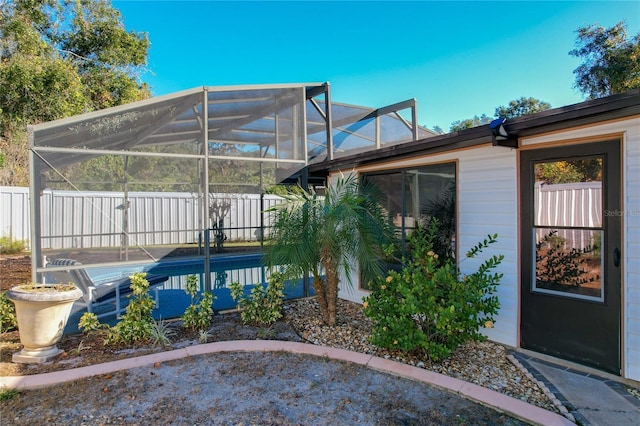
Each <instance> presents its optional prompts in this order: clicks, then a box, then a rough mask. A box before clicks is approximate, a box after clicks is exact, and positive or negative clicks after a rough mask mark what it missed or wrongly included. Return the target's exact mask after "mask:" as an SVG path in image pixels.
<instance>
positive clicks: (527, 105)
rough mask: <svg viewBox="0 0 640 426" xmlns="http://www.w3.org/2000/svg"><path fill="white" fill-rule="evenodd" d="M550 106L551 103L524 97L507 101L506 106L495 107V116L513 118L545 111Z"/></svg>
mask: <svg viewBox="0 0 640 426" xmlns="http://www.w3.org/2000/svg"><path fill="white" fill-rule="evenodd" d="M549 108H551V104H550V103H548V102H545V101H541V100H540V99H536V98H525V97H524V96H523V97H521V98H520V99H516V100H513V101H511V102H509V104H508V105H507V106H499V107H497V108H496V112H495V116H496V118H514V117H520V116H522V115H528V114H535V113H536V112H540V111H545V110H547V109H549Z"/></svg>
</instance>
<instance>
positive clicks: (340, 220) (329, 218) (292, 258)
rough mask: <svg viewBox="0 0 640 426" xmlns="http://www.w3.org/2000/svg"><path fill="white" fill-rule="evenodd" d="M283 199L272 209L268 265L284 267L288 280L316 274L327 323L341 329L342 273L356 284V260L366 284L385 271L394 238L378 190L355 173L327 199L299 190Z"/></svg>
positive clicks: (315, 284)
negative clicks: (385, 258)
mask: <svg viewBox="0 0 640 426" xmlns="http://www.w3.org/2000/svg"><path fill="white" fill-rule="evenodd" d="M283 197H284V198H285V202H284V203H281V204H279V205H277V206H276V207H273V208H272V209H270V212H271V213H272V214H273V228H272V232H271V237H272V239H271V242H270V243H269V244H268V246H267V251H266V254H267V263H268V265H269V266H276V265H280V266H282V267H283V268H284V271H283V272H284V274H285V276H286V277H287V278H302V277H305V276H306V275H307V273H310V274H311V276H312V278H313V289H314V291H315V294H316V299H317V301H318V304H319V305H320V310H321V312H322V316H323V319H324V321H325V323H326V324H328V325H331V326H332V325H335V324H336V307H337V301H338V285H339V283H340V275H341V273H342V272H344V276H345V278H346V279H347V281H348V283H349V284H351V283H352V280H351V277H352V273H351V267H352V263H353V262H354V261H355V262H357V264H358V265H359V267H360V274H361V279H362V280H363V281H365V282H369V281H371V280H372V279H374V278H375V277H376V276H378V275H380V274H381V273H382V272H383V271H382V262H381V259H382V255H383V247H384V246H385V245H387V244H388V243H390V242H391V239H392V238H393V233H392V230H391V227H390V224H389V221H388V218H387V215H386V213H385V211H384V209H383V208H382V207H381V206H380V204H379V203H378V202H377V201H376V197H375V194H374V189H373V187H371V186H370V185H368V184H366V183H362V184H359V183H358V178H357V176H356V175H355V174H351V175H349V176H348V177H346V178H345V177H341V178H340V179H338V181H337V182H336V184H335V185H332V186H331V187H330V188H329V189H328V191H327V193H326V194H325V196H324V197H321V196H318V195H317V194H315V193H313V192H306V191H304V190H302V189H301V188H299V187H297V188H294V189H292V190H289V191H287V193H286V194H285V195H283Z"/></svg>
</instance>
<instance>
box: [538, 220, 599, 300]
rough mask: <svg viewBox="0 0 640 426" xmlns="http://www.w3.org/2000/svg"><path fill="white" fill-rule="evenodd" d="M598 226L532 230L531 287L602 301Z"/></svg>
mask: <svg viewBox="0 0 640 426" xmlns="http://www.w3.org/2000/svg"><path fill="white" fill-rule="evenodd" d="M602 235H603V231H601V230H577V229H553V228H538V229H536V230H535V242H536V243H535V257H536V258H535V269H534V271H535V272H534V274H535V279H534V288H535V290H537V291H540V292H543V293H556V292H558V293H562V294H564V295H566V296H568V295H571V296H575V297H579V298H588V299H594V300H599V301H602V300H604V296H603V295H604V293H603V262H602V260H603V259H602Z"/></svg>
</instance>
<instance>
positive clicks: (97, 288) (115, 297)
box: [45, 259, 169, 318]
mask: <svg viewBox="0 0 640 426" xmlns="http://www.w3.org/2000/svg"><path fill="white" fill-rule="evenodd" d="M78 265H82V263H80V262H78V261H76V260H73V259H53V260H51V261H50V262H49V263H47V267H59V266H78ZM45 276H46V278H45V280H46V281H47V282H50V281H55V282H58V283H67V282H73V283H75V284H76V285H77V286H78V288H80V290H82V293H83V295H82V298H80V300H79V301H80V302H81V303H83V304H85V305H86V307H87V312H93V311H94V309H97V308H100V307H102V306H106V305H113V308H112V309H109V310H107V311H103V310H102V309H100V313H99V314H98V318H101V317H105V316H108V315H114V314H115V315H116V316H117V317H118V318H119V317H120V314H121V313H122V312H123V311H124V310H125V306H123V305H122V303H121V298H122V297H124V296H128V295H130V294H131V293H132V290H131V280H130V279H129V277H122V278H118V279H116V280H113V281H109V282H104V283H99V284H96V283H94V282H93V279H92V278H91V277H90V276H89V274H88V273H87V271H86V270H85V269H82V268H80V269H67V270H56V271H50V272H46V275H45ZM146 279H147V281H149V289H153V290H154V292H155V301H156V307H158V306H160V299H159V297H158V288H159V287H160V286H161V285H163V284H164V282H165V281H167V280H168V279H169V277H168V276H166V275H147V276H146Z"/></svg>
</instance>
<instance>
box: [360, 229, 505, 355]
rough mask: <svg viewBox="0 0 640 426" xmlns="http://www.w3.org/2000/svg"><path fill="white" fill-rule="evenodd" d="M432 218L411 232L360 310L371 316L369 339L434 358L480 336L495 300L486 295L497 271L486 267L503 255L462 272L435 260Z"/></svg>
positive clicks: (493, 288) (486, 243)
mask: <svg viewBox="0 0 640 426" xmlns="http://www.w3.org/2000/svg"><path fill="white" fill-rule="evenodd" d="M437 226H438V225H437V223H436V222H433V223H431V224H430V226H429V228H427V229H426V230H424V232H416V233H415V234H414V235H413V236H412V238H411V247H412V249H411V254H410V256H409V259H408V260H406V259H405V262H404V263H405V266H404V267H403V268H402V270H401V271H400V272H395V271H390V272H389V274H388V276H387V277H384V278H380V279H379V280H378V281H376V282H374V283H373V286H372V289H373V292H372V293H371V294H370V295H369V296H368V297H367V298H365V300H364V311H365V314H366V315H367V316H368V317H369V318H371V319H372V321H373V332H372V335H371V342H372V343H373V344H375V345H376V346H380V347H383V348H388V349H392V350H394V349H395V350H401V351H403V352H418V353H422V354H425V355H427V356H428V357H429V358H430V359H432V360H434V361H437V360H439V359H443V358H446V357H448V356H450V355H451V353H452V352H453V351H454V350H455V349H456V348H457V347H458V346H459V345H460V344H462V343H464V342H466V341H468V340H470V339H473V340H483V339H485V338H486V337H485V336H483V335H482V334H481V333H480V332H479V330H480V328H481V327H487V328H491V327H493V323H494V318H493V315H495V314H497V312H498V309H499V306H500V304H499V301H498V298H497V296H492V294H494V293H495V292H496V290H497V284H498V282H499V281H500V279H501V278H502V274H498V273H494V274H492V273H490V272H491V269H494V268H495V267H496V266H498V265H499V264H500V263H501V261H502V259H503V256H502V255H500V256H492V257H490V258H489V259H487V260H485V261H484V263H482V264H481V265H480V267H479V268H478V270H477V271H476V272H474V273H473V274H471V275H466V276H463V275H462V274H460V273H459V271H458V270H457V268H456V266H455V265H454V264H453V262H452V261H450V260H448V261H445V262H444V263H443V264H439V261H438V257H439V256H438V255H437V254H436V253H434V251H433V247H434V240H435V239H436V238H437V233H438V230H437ZM496 238H497V235H493V236H491V235H489V236H488V239H485V240H484V241H483V242H481V243H479V244H478V245H477V246H475V247H473V248H472V249H471V250H470V251H469V252H468V253H467V257H474V256H476V255H477V254H478V253H480V252H481V251H482V250H483V249H484V248H487V247H488V246H489V245H490V244H492V243H494V242H495V241H496Z"/></svg>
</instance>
